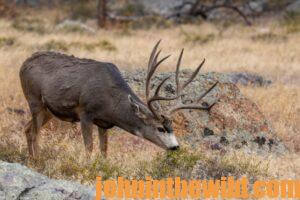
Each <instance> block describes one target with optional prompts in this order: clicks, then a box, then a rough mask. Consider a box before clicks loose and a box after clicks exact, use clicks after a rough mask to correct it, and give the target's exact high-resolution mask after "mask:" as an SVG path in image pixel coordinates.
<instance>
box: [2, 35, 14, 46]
mask: <svg viewBox="0 0 300 200" xmlns="http://www.w3.org/2000/svg"><path fill="white" fill-rule="evenodd" d="M15 43H16V38H14V37H0V47H4V46H12V45H14V44H15Z"/></svg>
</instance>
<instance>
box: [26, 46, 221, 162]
mask: <svg viewBox="0 0 300 200" xmlns="http://www.w3.org/2000/svg"><path fill="white" fill-rule="evenodd" d="M159 43H160V41H159V42H158V43H157V44H156V45H155V46H154V48H153V50H152V53H151V55H150V59H149V63H148V73H147V77H146V98H147V103H146V104H144V103H143V102H142V101H141V100H140V99H139V98H138V97H137V95H135V93H134V92H133V91H132V90H131V88H130V87H129V86H128V84H127V83H126V82H125V80H124V79H123V78H122V76H121V73H120V71H119V70H118V68H117V67H116V66H115V65H114V64H112V63H105V62H98V61H95V60H90V59H79V58H76V57H74V56H67V55H64V54H60V53H55V52H38V53H35V54H33V55H32V56H31V57H30V58H28V59H27V60H26V61H25V62H24V63H23V65H22V67H21V69H20V79H21V85H22V89H23V92H24V95H25V97H26V100H27V101H28V104H29V108H30V111H31V115H32V119H31V121H30V122H29V123H28V124H27V125H26V127H25V133H26V139H27V145H28V150H29V154H30V155H31V156H33V157H35V156H37V155H38V135H39V131H40V129H41V127H42V126H43V125H44V124H46V123H47V122H48V121H49V120H50V119H51V118H52V116H53V115H54V116H56V117H57V118H59V119H60V120H63V121H68V122H80V124H81V131H82V135H83V140H84V144H85V148H86V152H88V153H90V152H92V150H93V141H92V127H93V124H95V125H96V126H97V127H98V132H99V139H100V150H101V152H102V153H103V154H104V156H106V152H107V139H108V136H107V134H106V131H107V129H110V128H112V127H114V126H117V127H120V128H122V129H124V130H126V131H128V132H129V133H131V134H133V135H136V136H139V137H141V138H145V139H147V140H149V141H151V142H152V143H154V144H156V145H158V146H160V147H162V148H164V149H168V150H176V149H178V148H179V144H178V142H177V139H176V137H175V135H174V133H173V130H172V122H171V119H170V118H169V117H168V115H166V114H162V113H161V111H160V110H158V109H156V108H155V106H154V105H153V103H154V102H156V101H161V100H165V101H169V100H175V99H179V98H181V96H183V93H182V91H183V89H184V88H185V87H186V86H187V85H188V84H189V83H190V82H192V81H193V79H194V78H195V77H196V75H197V74H198V72H199V70H200V68H201V66H202V65H203V64H204V61H203V62H202V63H201V64H200V65H199V66H198V68H197V69H196V70H195V71H194V72H193V74H192V75H191V77H190V78H189V79H188V80H187V81H186V82H185V83H184V84H182V85H180V84H179V78H178V77H179V75H178V74H179V67H180V63H181V58H182V54H183V50H182V51H181V54H180V56H179V59H178V62H177V68H176V86H177V87H176V95H174V96H173V97H162V96H160V95H159V92H160V89H161V87H162V85H163V84H164V83H165V82H166V81H167V80H168V79H169V78H170V77H167V78H165V79H164V80H163V81H162V82H161V83H160V84H159V85H158V87H157V88H156V90H155V92H154V95H153V96H150V80H151V77H152V76H153V74H154V72H155V71H156V69H157V67H158V66H159V65H160V64H161V63H162V62H163V61H164V60H166V59H167V58H168V57H169V56H167V57H164V58H162V59H161V60H159V61H158V57H159V54H160V51H158V52H157V48H158V45H159ZM215 86H216V84H214V85H213V86H212V87H211V88H210V89H209V90H208V91H207V92H205V93H204V95H201V96H200V97H199V99H198V100H197V101H196V102H198V101H199V100H200V99H201V98H203V97H204V96H205V95H206V94H207V93H208V92H209V91H210V90H212V89H213V88H214V87H215ZM211 106H212V105H211ZM211 106H209V107H202V106H200V105H197V104H190V105H183V104H178V105H176V106H175V107H173V108H171V110H170V111H169V113H168V114H172V113H173V112H175V111H177V110H179V109H203V110H208V109H210V107H211Z"/></svg>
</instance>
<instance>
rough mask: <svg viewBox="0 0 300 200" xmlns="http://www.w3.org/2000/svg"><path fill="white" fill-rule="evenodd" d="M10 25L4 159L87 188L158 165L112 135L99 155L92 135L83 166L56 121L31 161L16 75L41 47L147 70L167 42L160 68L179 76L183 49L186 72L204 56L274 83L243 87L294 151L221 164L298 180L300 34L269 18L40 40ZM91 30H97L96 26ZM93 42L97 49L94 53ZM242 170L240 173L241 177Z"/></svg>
mask: <svg viewBox="0 0 300 200" xmlns="http://www.w3.org/2000/svg"><path fill="white" fill-rule="evenodd" d="M13 23H14V22H13V21H12V20H6V19H0V58H1V59H0V91H1V92H0V159H1V160H5V161H9V162H19V163H22V164H25V165H27V166H29V167H31V168H33V169H35V170H37V171H39V172H41V173H43V174H45V175H48V176H50V177H54V178H64V179H71V180H78V181H81V182H82V183H87V184H93V183H94V182H93V181H94V180H95V179H94V178H95V176H96V175H102V176H106V177H112V176H117V175H119V174H123V175H124V174H125V175H127V176H128V177H130V176H141V177H142V176H143V175H144V174H146V172H147V171H143V167H145V166H146V165H147V162H148V163H149V162H151V161H152V159H157V157H158V156H157V153H162V150H160V149H159V148H157V147H155V146H154V145H152V144H150V143H148V142H145V141H143V140H141V139H138V138H136V137H133V136H130V135H129V134H128V133H126V132H124V131H121V130H119V129H113V130H111V131H110V138H111V139H109V150H108V155H109V156H108V158H107V159H104V158H101V157H100V158H99V157H97V156H96V152H98V148H97V144H98V140H97V138H96V136H97V135H96V133H95V134H94V135H95V140H94V143H95V146H94V152H95V155H94V156H93V157H92V159H91V160H86V158H85V152H84V146H83V140H82V138H81V135H80V133H78V129H77V128H76V126H74V125H70V124H67V123H64V122H58V121H55V120H52V121H51V122H50V123H49V124H48V125H47V126H46V127H45V128H44V129H42V131H41V138H40V146H41V149H42V153H41V158H39V159H36V160H32V159H29V158H28V152H27V147H26V139H25V135H24V133H23V128H24V126H25V124H26V122H27V121H28V120H29V119H30V114H29V109H28V105H27V102H26V100H25V98H24V96H23V93H22V90H21V87H20V82H19V76H18V73H19V68H20V66H21V64H22V62H24V60H25V59H26V58H28V57H29V56H30V55H31V54H32V53H33V52H35V51H38V50H40V49H44V48H48V49H49V48H50V49H52V48H56V49H63V50H67V53H68V54H73V55H75V56H79V57H84V58H92V59H96V60H103V61H109V62H113V63H115V64H116V65H117V66H118V67H119V68H120V69H128V70H135V69H137V68H145V67H146V63H147V61H148V56H149V53H150V51H151V49H152V47H153V45H154V44H155V43H156V41H158V40H159V39H162V44H161V47H162V48H163V54H169V53H171V54H172V55H173V56H172V57H171V58H170V60H169V61H168V62H165V64H163V66H162V67H161V70H165V71H166V70H174V68H175V62H176V57H177V55H178V54H179V51H180V49H181V48H185V54H184V58H183V66H184V67H191V68H193V67H196V66H197V65H198V64H199V62H201V61H202V59H203V58H206V61H207V62H206V64H205V67H204V68H203V72H208V71H217V72H230V71H247V72H255V73H258V74H260V75H263V76H264V77H266V78H268V79H271V80H272V81H273V82H274V83H273V84H272V85H271V86H270V87H268V88H255V87H242V86H240V89H241V91H242V93H243V94H244V95H246V96H247V97H248V98H250V99H251V100H253V101H254V102H256V103H257V105H258V106H259V108H260V109H261V110H262V111H263V113H264V114H265V116H266V117H267V118H268V119H269V120H270V122H271V124H272V127H273V129H274V132H275V133H276V134H277V135H278V136H279V138H281V139H282V140H283V142H284V143H285V144H286V146H287V147H288V148H289V150H290V152H289V153H288V154H286V155H284V156H275V155H267V156H266V155H265V156H266V157H263V156H262V157H260V156H257V155H244V154H242V153H240V152H235V153H232V154H230V155H226V156H224V157H223V158H222V159H224V163H227V164H228V165H239V163H244V164H245V163H246V165H249V166H248V168H249V169H248V168H247V169H245V171H246V172H245V173H250V174H251V173H256V172H262V173H260V174H267V176H268V177H273V178H280V179H283V178H294V179H295V178H298V179H299V178H300V45H299V44H300V32H297V31H295V32H294V31H289V27H288V26H284V25H282V24H281V23H280V22H278V21H275V20H271V19H269V20H262V21H259V22H257V23H256V24H255V25H253V26H251V27H246V26H244V25H242V24H235V25H230V26H229V27H223V28H222V26H221V25H218V24H212V23H199V24H194V25H178V26H169V27H167V28H150V29H147V30H123V29H111V30H97V31H96V33H95V34H88V33H80V32H63V31H51V32H48V31H47V32H46V33H44V34H39V33H37V32H34V31H31V32H30V31H21V30H18V29H16V28H14V27H13ZM43 23H45V24H46V27H47V28H48V30H49V29H51V27H52V26H53V22H52V21H51V20H49V21H47V20H46V19H43ZM90 25H91V26H94V24H93V22H90ZM220 27H221V28H220ZM99 41H100V43H99ZM93 44H99V45H98V46H99V47H97V48H94V47H93ZM11 109H22V110H24V111H26V113H25V114H18V113H16V112H13V111H11ZM186 148H187V149H188V151H199V152H201V153H202V155H205V156H206V158H205V159H207V158H209V157H210V156H214V155H213V154H214V153H213V152H208V151H206V150H205V149H203V148H202V147H199V149H196V150H195V149H189V148H188V147H186ZM159 155H161V154H159ZM153 162H154V161H153ZM247 163H248V164H247ZM241 166H242V165H241ZM241 166H240V168H241V169H240V168H239V167H237V169H240V170H241V171H242V170H243V169H242V167H241ZM252 166H253V169H251V167H252ZM149 170H153V168H151V169H149ZM141 174H142V175H141ZM150 174H151V173H150Z"/></svg>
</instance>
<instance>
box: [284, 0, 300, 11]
mask: <svg viewBox="0 0 300 200" xmlns="http://www.w3.org/2000/svg"><path fill="white" fill-rule="evenodd" d="M286 10H287V12H290V13H296V14H300V1H299V0H297V1H295V2H293V3H291V4H290V5H289V6H288V7H287V8H286Z"/></svg>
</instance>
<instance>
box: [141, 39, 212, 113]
mask: <svg viewBox="0 0 300 200" xmlns="http://www.w3.org/2000/svg"><path fill="white" fill-rule="evenodd" d="M160 42H161V40H159V41H158V42H157V44H156V45H155V46H154V48H153V50H152V52H151V55H150V59H149V63H148V73H147V78H146V98H147V105H148V108H149V109H150V111H151V112H152V113H153V114H154V116H155V117H156V118H158V119H160V118H161V117H160V115H159V114H158V113H156V111H155V109H154V108H153V105H152V103H153V102H154V101H160V100H165V101H171V100H175V99H178V98H180V97H181V96H183V95H185V94H183V93H182V92H183V90H184V89H185V88H186V87H187V86H188V85H189V84H190V83H191V82H192V81H193V80H194V79H195V77H196V76H197V74H198V73H199V71H200V69H201V67H202V66H203V64H204V62H205V59H204V60H203V61H202V62H201V64H200V65H199V66H198V67H197V69H196V70H195V71H194V72H193V73H192V75H191V76H190V78H189V79H188V80H187V81H186V82H185V83H184V84H183V85H180V83H179V69H180V64H181V60H182V55H183V51H184V50H183V49H182V50H181V53H180V55H179V58H178V61H177V65H176V75H175V81H176V96H174V97H162V96H159V91H160V89H161V87H162V85H163V84H164V83H165V82H166V81H167V80H168V79H169V78H170V77H171V76H168V77H166V78H164V79H163V80H162V81H161V83H160V84H159V85H158V86H157V88H156V90H155V92H154V95H153V96H152V97H149V93H150V80H151V77H152V76H153V74H154V72H155V70H156V69H157V68H158V66H159V65H160V64H161V63H162V62H163V61H165V60H166V59H167V58H168V57H170V55H168V56H166V57H164V58H162V59H161V60H159V61H158V62H157V59H158V56H159V54H160V52H161V51H160V50H159V51H158V52H157V48H158V46H159V44H160ZM217 84H218V82H216V83H215V84H214V85H213V86H212V87H211V88H210V89H209V90H207V91H206V92H205V93H204V94H202V95H200V96H199V97H198V98H197V99H196V103H193V104H182V103H181V101H180V103H179V104H177V105H175V106H174V107H173V108H171V110H170V111H169V112H170V114H171V113H173V112H175V111H177V110H180V109H201V110H209V109H210V108H211V107H212V106H213V105H214V104H212V105H211V106H207V107H203V106H199V105H198V103H199V102H200V100H201V99H202V98H203V97H205V96H206V95H207V94H208V93H209V92H210V91H211V90H212V89H213V88H214V87H216V85H217Z"/></svg>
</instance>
